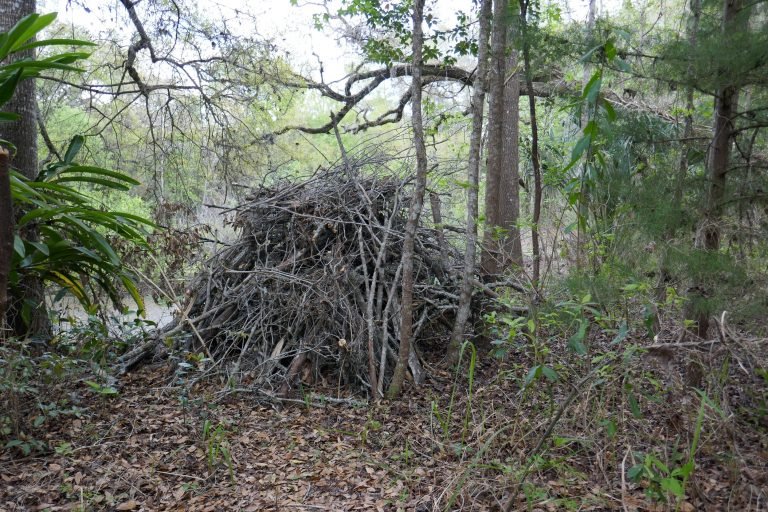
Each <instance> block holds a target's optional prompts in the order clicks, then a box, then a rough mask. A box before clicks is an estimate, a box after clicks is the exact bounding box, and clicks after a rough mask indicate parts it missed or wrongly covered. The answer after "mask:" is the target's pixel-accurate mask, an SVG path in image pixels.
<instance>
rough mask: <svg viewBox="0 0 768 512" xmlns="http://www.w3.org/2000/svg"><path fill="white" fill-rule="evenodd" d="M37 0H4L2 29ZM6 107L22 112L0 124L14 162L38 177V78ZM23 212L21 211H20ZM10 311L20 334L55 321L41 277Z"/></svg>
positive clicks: (44, 329)
mask: <svg viewBox="0 0 768 512" xmlns="http://www.w3.org/2000/svg"><path fill="white" fill-rule="evenodd" d="M35 8H36V6H35V0H0V31H3V32H7V31H8V30H10V29H11V28H12V27H13V26H14V25H15V24H16V23H17V22H18V21H19V20H20V19H21V18H23V17H24V16H27V15H29V14H32V13H34V12H35ZM27 57H29V58H33V57H34V50H31V49H30V50H28V51H26V52H23V53H17V54H15V55H14V57H13V58H14V59H22V58H27ZM3 110H5V111H7V112H14V113H16V114H19V115H20V116H21V119H20V120H19V121H15V122H12V123H2V124H0V139H4V140H7V141H8V142H10V143H11V144H13V145H14V146H15V147H16V152H15V154H14V156H13V159H12V160H11V165H12V166H13V167H14V168H15V169H17V170H18V171H19V172H21V173H22V174H23V175H24V176H26V177H27V178H30V179H35V178H36V177H37V124H36V113H37V102H36V99H35V81H34V79H29V80H23V81H22V82H20V83H19V85H18V87H17V88H16V92H15V93H14V95H13V97H12V98H11V101H9V102H8V103H7V104H6V105H5V106H4V107H3ZM19 213H20V212H17V215H19ZM21 236H22V237H23V238H25V239H26V240H37V238H38V234H37V229H36V228H35V227H34V226H32V227H30V228H29V229H27V230H26V231H25V232H24V233H21ZM17 290H20V291H19V292H17V293H14V296H13V297H11V306H10V309H9V311H8V324H9V326H10V327H11V328H12V329H13V331H14V333H15V334H16V335H18V336H23V335H26V334H32V335H36V336H48V335H50V333H51V324H50V320H49V319H48V313H47V311H46V308H45V295H44V289H43V283H42V282H40V281H39V280H37V279H30V278H25V277H23V278H22V279H21V282H20V283H19V286H18V288H17ZM25 309H26V310H27V311H28V313H29V322H28V323H27V322H25V321H24V320H23V316H24V315H23V312H24V310H25Z"/></svg>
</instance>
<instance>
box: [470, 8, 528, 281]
mask: <svg viewBox="0 0 768 512" xmlns="http://www.w3.org/2000/svg"><path fill="white" fill-rule="evenodd" d="M509 7H510V6H509V0H497V1H496V2H494V7H493V26H492V30H491V65H490V70H489V76H488V84H489V96H490V101H489V102H488V142H487V148H488V162H487V169H486V180H485V230H484V232H483V247H482V248H483V250H482V253H481V256H480V262H481V263H480V267H481V270H482V273H483V275H485V276H489V277H492V276H496V275H498V274H500V273H501V272H503V271H504V270H505V269H506V267H507V266H508V265H509V264H510V263H513V264H516V265H521V264H522V259H523V255H522V247H521V245H520V231H519V229H518V228H517V218H518V216H519V211H520V186H519V179H520V178H519V174H518V154H519V149H518V148H519V144H518V136H519V111H518V103H519V100H520V84H519V82H518V81H517V77H515V76H508V74H509V73H511V72H512V71H513V70H514V69H515V67H516V66H517V54H516V53H515V51H509V54H508V55H507V52H508V48H507V47H508V45H509V41H510V40H511V39H512V37H514V27H513V25H512V23H511V20H510V19H509Z"/></svg>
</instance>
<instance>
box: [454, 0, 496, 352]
mask: <svg viewBox="0 0 768 512" xmlns="http://www.w3.org/2000/svg"><path fill="white" fill-rule="evenodd" d="M490 18H491V0H482V2H481V4H480V34H479V37H478V51H477V78H476V80H475V89H474V91H473V93H472V134H471V135H470V139H469V165H468V170H467V181H468V186H467V242H466V243H467V245H466V249H465V252H464V274H463V278H462V283H461V294H460V296H459V307H458V311H457V313H456V321H455V323H454V325H453V332H452V333H451V341H450V344H449V345H448V353H447V358H448V362H449V363H452V364H453V363H456V361H457V360H458V356H459V352H460V348H461V342H462V340H463V339H464V333H465V330H466V326H467V320H468V319H469V312H470V306H471V305H472V290H473V288H474V282H475V265H476V261H475V260H476V253H477V247H476V246H477V210H478V204H477V203H478V199H477V192H478V188H479V183H478V182H479V175H480V153H481V149H482V135H483V107H484V103H485V82H486V75H487V72H488V35H489V31H490Z"/></svg>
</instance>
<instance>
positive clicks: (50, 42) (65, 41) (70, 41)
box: [14, 39, 97, 52]
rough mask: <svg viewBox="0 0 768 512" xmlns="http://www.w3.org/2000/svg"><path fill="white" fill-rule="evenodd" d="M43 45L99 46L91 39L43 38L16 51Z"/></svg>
mask: <svg viewBox="0 0 768 512" xmlns="http://www.w3.org/2000/svg"><path fill="white" fill-rule="evenodd" d="M43 46H97V45H96V43H94V42H91V41H83V40H82V39H43V40H42V41H35V42H34V43H27V44H24V45H21V46H19V47H18V48H16V49H15V50H14V51H16V52H23V51H24V50H30V49H32V48H40V47H43Z"/></svg>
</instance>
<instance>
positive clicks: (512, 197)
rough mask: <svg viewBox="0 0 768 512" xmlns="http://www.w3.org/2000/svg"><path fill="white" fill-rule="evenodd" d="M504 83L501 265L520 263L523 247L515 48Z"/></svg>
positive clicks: (511, 32) (511, 31) (509, 37)
mask: <svg viewBox="0 0 768 512" xmlns="http://www.w3.org/2000/svg"><path fill="white" fill-rule="evenodd" d="M516 32H517V31H516V30H515V29H514V27H512V25H511V24H510V26H509V27H508V31H507V44H509V43H510V42H511V40H512V38H513V37H514V35H515V34H516ZM506 60H507V65H506V75H507V76H506V78H505V79H504V80H505V87H504V128H503V131H504V133H503V139H504V141H503V144H504V151H503V153H502V161H501V168H502V172H501V180H500V182H499V190H498V194H499V196H500V197H499V227H500V228H501V241H500V248H501V254H502V261H501V264H502V269H506V268H508V267H510V266H513V267H522V266H523V247H522V244H521V242H520V228H519V227H518V226H517V220H518V219H519V217H520V170H519V167H520V80H519V77H518V74H517V72H516V71H515V73H514V75H512V76H509V74H510V73H511V72H512V71H514V70H516V68H517V51H515V50H511V51H510V53H509V55H508V56H507V59H506Z"/></svg>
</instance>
